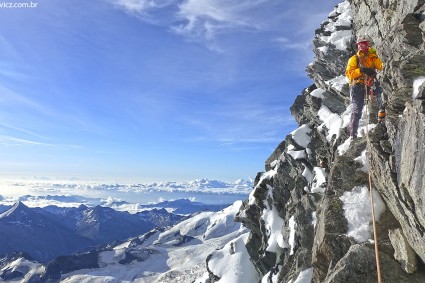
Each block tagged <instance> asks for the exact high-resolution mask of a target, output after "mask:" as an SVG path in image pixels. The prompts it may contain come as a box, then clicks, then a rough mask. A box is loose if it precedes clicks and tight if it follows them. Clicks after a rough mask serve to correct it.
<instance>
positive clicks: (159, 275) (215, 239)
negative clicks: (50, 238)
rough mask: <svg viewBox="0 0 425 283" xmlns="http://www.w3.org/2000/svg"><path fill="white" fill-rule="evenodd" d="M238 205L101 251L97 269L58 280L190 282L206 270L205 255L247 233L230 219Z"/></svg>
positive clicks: (72, 273) (79, 272) (239, 204)
mask: <svg viewBox="0 0 425 283" xmlns="http://www.w3.org/2000/svg"><path fill="white" fill-rule="evenodd" d="M241 204H242V202H241V201H237V202H235V203H234V204H233V205H232V206H230V207H228V208H226V209H224V210H222V211H220V212H216V213H214V212H204V213H200V214H198V215H196V216H195V217H193V218H191V219H188V220H186V221H183V222H181V223H179V224H178V225H176V226H174V227H173V228H171V229H169V230H167V231H164V232H160V231H157V232H155V233H151V234H147V235H144V236H141V237H139V238H136V239H133V240H131V241H128V242H125V243H123V244H120V245H118V246H115V247H113V248H111V249H109V250H105V251H102V252H100V254H99V257H98V264H99V266H100V268H96V269H90V270H87V269H85V270H77V271H74V272H71V273H68V274H64V275H63V276H62V279H61V282H146V283H147V282H149V283H152V282H176V283H177V282H193V281H194V280H195V279H197V278H200V277H202V275H203V274H204V273H205V272H206V269H205V259H206V258H207V257H208V255H209V254H211V253H212V252H213V251H215V250H216V249H220V248H222V247H223V246H224V245H226V243H228V242H230V241H231V240H233V239H235V238H237V237H239V236H240V235H242V234H244V233H246V232H247V230H246V229H245V228H243V227H242V226H241V224H240V223H236V222H234V217H235V214H236V213H237V212H238V211H239V208H240V206H241ZM132 259H133V260H132Z"/></svg>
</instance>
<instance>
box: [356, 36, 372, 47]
mask: <svg viewBox="0 0 425 283" xmlns="http://www.w3.org/2000/svg"><path fill="white" fill-rule="evenodd" d="M359 43H366V44H367V45H369V37H368V36H359V37H358V38H357V41H356V44H359Z"/></svg>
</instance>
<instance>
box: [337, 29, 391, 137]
mask: <svg viewBox="0 0 425 283" xmlns="http://www.w3.org/2000/svg"><path fill="white" fill-rule="evenodd" d="M370 42H371V40H370V39H369V38H368V37H367V36H362V37H359V38H358V39H357V42H356V43H357V49H358V51H357V53H356V54H355V55H353V56H351V58H350V59H349V60H348V63H347V68H346V70H345V75H346V76H347V78H348V79H349V81H350V97H351V103H352V104H353V111H352V113H351V120H350V137H351V138H353V139H355V138H357V130H358V128H359V121H360V118H361V116H362V110H363V106H364V101H365V97H366V92H369V91H370V88H371V87H374V88H375V91H374V92H375V95H376V97H379V99H378V102H379V100H380V95H381V93H382V88H381V87H380V85H379V83H378V82H375V77H376V70H379V71H382V67H383V64H382V61H381V59H380V58H379V57H378V55H376V50H375V49H374V48H371V47H370V45H371V44H370ZM380 106H381V105H380Z"/></svg>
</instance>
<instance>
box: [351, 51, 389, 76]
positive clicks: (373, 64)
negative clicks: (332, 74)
mask: <svg viewBox="0 0 425 283" xmlns="http://www.w3.org/2000/svg"><path fill="white" fill-rule="evenodd" d="M357 58H359V59H360V61H361V62H357ZM360 67H365V68H373V69H377V70H379V71H382V68H383V63H382V61H381V59H380V58H379V57H378V55H376V50H375V49H374V48H369V52H368V55H367V56H365V55H364V54H363V52H360V51H358V52H357V54H356V55H353V56H351V58H350V59H348V63H347V68H346V69H345V76H346V77H347V78H348V79H349V81H350V84H353V83H358V82H360V83H364V78H363V74H362V73H361V72H360Z"/></svg>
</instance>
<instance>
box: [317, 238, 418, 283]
mask: <svg viewBox="0 0 425 283" xmlns="http://www.w3.org/2000/svg"><path fill="white" fill-rule="evenodd" d="M379 261H380V267H381V275H382V281H383V282H397V283H416V282H417V283H419V282H425V275H424V274H421V273H415V274H407V273H405V272H404V271H403V270H402V269H401V268H400V265H399V264H398V262H396V261H395V260H393V259H392V258H391V257H390V256H388V255H386V254H383V253H380V254H379ZM377 278H378V275H377V269H376V260H375V251H374V250H373V249H371V248H368V247H366V246H364V245H353V246H352V247H351V248H350V249H349V251H348V252H347V254H346V255H345V256H344V257H343V258H342V259H341V260H340V261H339V262H338V263H337V264H336V265H335V267H334V268H333V269H332V270H330V272H329V274H328V276H327V277H326V279H325V280H323V283H346V282H350V283H363V282H377Z"/></svg>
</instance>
